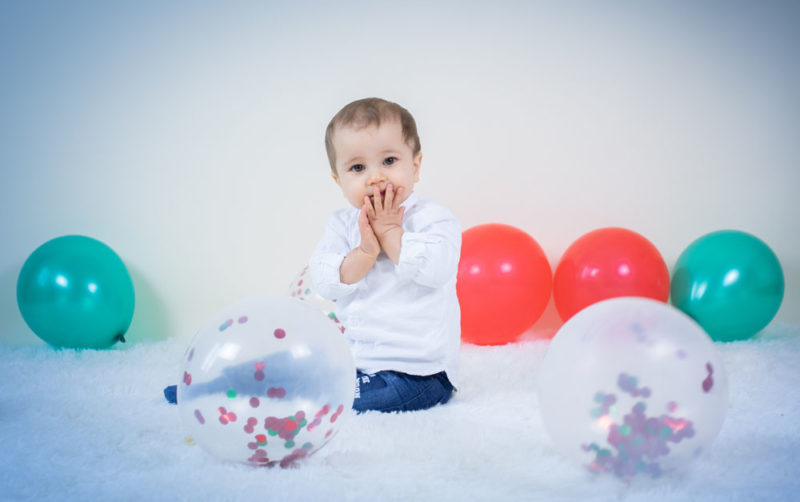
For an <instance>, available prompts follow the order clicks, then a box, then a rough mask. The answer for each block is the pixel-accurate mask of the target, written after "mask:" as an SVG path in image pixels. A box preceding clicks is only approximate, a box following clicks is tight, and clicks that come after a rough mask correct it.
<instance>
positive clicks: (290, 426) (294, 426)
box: [285, 420, 297, 432]
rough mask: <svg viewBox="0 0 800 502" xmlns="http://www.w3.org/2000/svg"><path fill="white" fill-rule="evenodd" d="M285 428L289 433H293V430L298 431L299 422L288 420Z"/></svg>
mask: <svg viewBox="0 0 800 502" xmlns="http://www.w3.org/2000/svg"><path fill="white" fill-rule="evenodd" d="M285 427H286V430H287V431H289V432H292V431H293V430H295V429H297V422H295V421H294V420H287V421H286V425H285Z"/></svg>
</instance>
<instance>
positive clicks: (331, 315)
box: [328, 312, 336, 319]
mask: <svg viewBox="0 0 800 502" xmlns="http://www.w3.org/2000/svg"><path fill="white" fill-rule="evenodd" d="M328 317H330V318H331V319H336V314H334V313H333V312H331V313H330V314H328Z"/></svg>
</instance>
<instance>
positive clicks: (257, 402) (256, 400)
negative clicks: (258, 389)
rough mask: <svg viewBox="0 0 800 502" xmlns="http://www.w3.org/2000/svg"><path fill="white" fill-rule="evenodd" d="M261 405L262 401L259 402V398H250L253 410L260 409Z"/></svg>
mask: <svg viewBox="0 0 800 502" xmlns="http://www.w3.org/2000/svg"><path fill="white" fill-rule="evenodd" d="M259 404H261V401H259V400H258V398H257V397H251V398H250V406H252V407H253V408H258V405H259Z"/></svg>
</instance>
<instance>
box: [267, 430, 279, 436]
mask: <svg viewBox="0 0 800 502" xmlns="http://www.w3.org/2000/svg"><path fill="white" fill-rule="evenodd" d="M267 434H269V435H270V436H277V435H278V431H276V430H275V429H269V430H267Z"/></svg>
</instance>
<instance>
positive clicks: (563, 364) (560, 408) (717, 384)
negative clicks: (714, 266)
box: [538, 298, 728, 478]
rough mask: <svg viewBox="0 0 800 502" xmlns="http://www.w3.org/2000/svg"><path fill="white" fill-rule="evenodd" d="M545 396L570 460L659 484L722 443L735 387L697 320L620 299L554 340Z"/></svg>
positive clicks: (550, 427) (546, 413) (551, 424)
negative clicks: (656, 479) (663, 477)
mask: <svg viewBox="0 0 800 502" xmlns="http://www.w3.org/2000/svg"><path fill="white" fill-rule="evenodd" d="M538 395H539V404H540V408H541V413H542V418H543V419H544V423H545V427H546V429H547V431H548V433H549V435H550V437H551V439H552V440H553V442H554V443H555V446H556V448H557V449H558V450H559V451H561V452H562V453H563V454H564V455H566V456H567V457H569V458H572V459H574V460H575V461H577V462H579V463H581V464H583V465H585V466H587V467H588V468H589V469H590V470H592V471H595V472H601V473H611V474H613V475H616V476H618V477H621V478H631V477H634V476H642V475H643V476H653V477H656V476H659V475H661V474H663V473H667V472H670V471H673V470H676V469H678V468H680V467H683V466H685V465H687V464H688V463H689V462H688V461H690V460H691V459H693V458H695V457H697V456H698V455H700V454H701V453H702V452H703V451H704V450H705V449H707V448H708V446H709V445H710V444H711V443H712V442H713V441H714V438H715V437H716V436H717V433H718V432H719V430H720V428H721V427H722V422H723V420H724V418H725V411H726V407H727V402H728V385H727V378H726V376H725V370H724V368H723V365H722V361H721V359H720V356H719V354H718V353H717V350H716V349H715V347H714V344H713V342H712V341H711V339H710V338H709V337H708V335H707V334H706V333H705V331H703V329H702V328H701V327H700V326H699V325H698V324H697V323H695V322H694V321H693V320H692V319H691V318H689V317H688V316H687V315H685V314H684V313H682V312H680V311H679V310H677V309H675V308H673V307H671V306H669V305H666V304H664V303H661V302H658V301H655V300H650V299H645V298H615V299H612V300H606V301H603V302H600V303H597V304H594V305H592V306H590V307H587V308H586V309H584V310H582V311H580V312H579V313H578V314H576V315H575V316H574V317H573V318H571V319H570V320H569V321H568V322H567V323H566V324H564V325H563V326H562V327H561V329H560V330H559V331H558V333H556V336H555V337H554V338H553V340H552V342H551V343H550V347H549V348H548V351H547V354H546V355H545V358H544V361H543V363H542V368H541V372H540V374H539V379H538Z"/></svg>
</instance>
